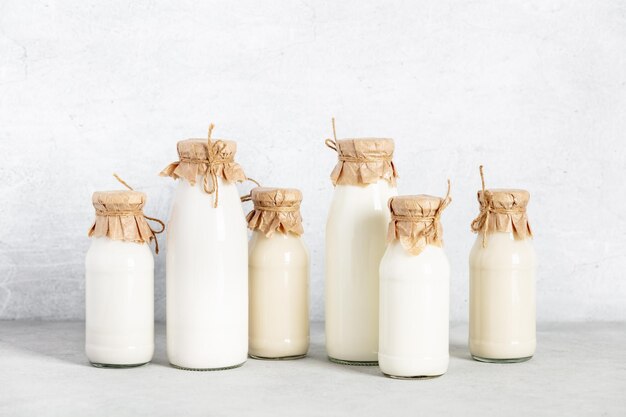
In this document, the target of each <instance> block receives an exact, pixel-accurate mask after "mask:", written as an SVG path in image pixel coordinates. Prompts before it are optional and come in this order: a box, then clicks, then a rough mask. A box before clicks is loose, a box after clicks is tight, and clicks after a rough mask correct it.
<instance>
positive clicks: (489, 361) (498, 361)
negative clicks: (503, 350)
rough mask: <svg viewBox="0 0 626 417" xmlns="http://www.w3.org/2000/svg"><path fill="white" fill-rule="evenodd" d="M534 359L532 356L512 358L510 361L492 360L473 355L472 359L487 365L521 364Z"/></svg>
mask: <svg viewBox="0 0 626 417" xmlns="http://www.w3.org/2000/svg"><path fill="white" fill-rule="evenodd" d="M531 358H532V355H531V356H526V357H524V358H510V359H492V358H483V357H481V356H476V355H472V359H474V360H475V361H478V362H485V363H520V362H526V361H529V360H530V359H531Z"/></svg>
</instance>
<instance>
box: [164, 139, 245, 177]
mask: <svg viewBox="0 0 626 417" xmlns="http://www.w3.org/2000/svg"><path fill="white" fill-rule="evenodd" d="M176 147H177V149H178V156H179V158H180V160H179V161H177V162H173V163H171V164H169V165H168V166H167V167H166V168H165V169H164V170H163V171H161V174H160V175H161V176H163V177H172V178H174V179H178V178H183V179H185V180H187V181H189V183H190V184H191V185H195V183H196V179H197V178H198V175H201V176H206V175H207V174H208V173H209V168H210V167H211V166H213V169H214V170H215V174H216V175H217V176H219V177H221V178H223V179H224V180H226V181H230V182H234V181H239V182H241V181H244V180H245V179H246V174H244V172H243V169H242V168H241V166H240V165H239V164H238V163H236V162H235V153H236V152H237V143H236V142H234V141H232V140H224V139H213V140H211V145H210V147H209V144H208V141H207V140H206V139H187V140H182V141H180V142H178V144H177V146H176Z"/></svg>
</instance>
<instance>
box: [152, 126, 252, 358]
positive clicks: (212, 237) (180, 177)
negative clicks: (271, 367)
mask: <svg viewBox="0 0 626 417" xmlns="http://www.w3.org/2000/svg"><path fill="white" fill-rule="evenodd" d="M177 147H178V155H179V157H180V160H179V161H177V162H174V163H173V164H170V165H169V166H168V167H167V168H165V170H163V172H162V173H161V175H163V176H170V177H172V178H174V179H176V181H177V183H178V184H177V187H176V192H175V195H174V201H173V204H172V210H171V214H170V218H169V224H168V232H167V257H166V292H167V355H168V358H169V361H170V363H171V364H172V365H173V366H175V367H177V368H182V369H191V370H217V369H227V368H233V367H237V366H240V365H242V364H243V363H244V362H245V361H246V358H247V353H248V239H247V232H246V222H245V217H244V213H243V208H242V205H241V202H240V199H239V198H240V197H239V194H238V192H237V189H236V187H235V182H236V181H244V180H245V179H246V176H245V174H244V172H243V170H242V169H241V167H240V166H239V165H238V164H237V163H235V161H234V156H235V152H236V148H237V145H236V143H235V142H233V141H228V140H211V139H210V135H209V140H208V141H207V140H199V139H198V140H196V139H191V140H184V141H181V142H178V146H177Z"/></svg>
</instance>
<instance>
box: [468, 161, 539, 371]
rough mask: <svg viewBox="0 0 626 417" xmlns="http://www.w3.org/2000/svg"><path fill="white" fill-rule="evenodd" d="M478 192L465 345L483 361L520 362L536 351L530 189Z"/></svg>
mask: <svg viewBox="0 0 626 417" xmlns="http://www.w3.org/2000/svg"><path fill="white" fill-rule="evenodd" d="M480 174H481V179H482V184H483V185H482V190H481V191H479V192H478V202H479V204H480V214H479V215H478V217H477V218H476V219H475V220H474V221H473V222H472V230H473V231H474V232H476V233H477V234H478V236H477V238H476V241H475V243H474V246H473V247H472V250H471V253H470V257H469V266H470V299H469V304H470V316H469V318H470V323H469V324H470V327H469V329H470V330H469V349H470V353H471V355H472V357H473V358H474V359H476V360H478V361H483V362H522V361H526V360H528V359H530V358H531V357H532V356H533V355H534V353H535V347H536V336H535V274H536V261H535V251H534V249H533V245H532V233H531V229H530V226H529V224H528V217H527V215H526V206H527V205H528V200H529V199H530V194H529V193H528V191H526V190H519V189H485V181H484V177H483V167H482V166H481V167H480Z"/></svg>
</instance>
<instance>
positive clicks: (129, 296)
mask: <svg viewBox="0 0 626 417" xmlns="http://www.w3.org/2000/svg"><path fill="white" fill-rule="evenodd" d="M92 201H93V205H94V207H95V209H96V220H95V222H94V224H93V226H92V227H91V230H90V231H89V236H90V237H91V246H90V247H89V250H88V251H87V256H86V260H85V273H86V282H85V330H86V331H85V336H86V338H85V339H86V343H85V353H86V354H87V358H88V359H89V361H90V362H91V364H92V365H94V366H97V367H115V368H121V367H131V366H137V365H142V364H145V363H147V362H150V360H151V359H152V354H153V353H154V259H153V257H152V251H151V250H150V248H149V247H148V243H149V242H150V241H151V240H153V239H154V240H156V236H155V233H160V232H161V231H162V230H161V231H156V232H155V231H153V230H152V229H151V228H150V226H149V225H148V223H147V221H146V217H145V216H144V214H143V206H144V204H145V201H146V195H145V194H144V193H141V192H137V191H98V192H95V193H94V194H93V198H92ZM150 219H151V218H150ZM152 220H154V219H152ZM157 221H158V220H157ZM159 222H160V221H159ZM157 253H158V244H157Z"/></svg>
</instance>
